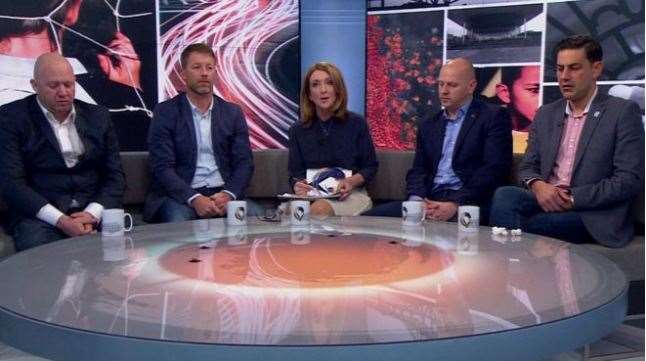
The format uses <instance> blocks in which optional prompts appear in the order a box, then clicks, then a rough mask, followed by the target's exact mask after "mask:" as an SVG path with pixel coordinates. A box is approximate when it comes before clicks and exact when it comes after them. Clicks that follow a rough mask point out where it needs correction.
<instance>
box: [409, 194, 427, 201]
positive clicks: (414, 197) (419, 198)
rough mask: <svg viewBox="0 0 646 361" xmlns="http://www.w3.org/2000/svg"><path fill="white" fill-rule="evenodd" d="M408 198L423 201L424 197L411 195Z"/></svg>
mask: <svg viewBox="0 0 646 361" xmlns="http://www.w3.org/2000/svg"><path fill="white" fill-rule="evenodd" d="M408 200H409V201H423V200H424V198H422V197H420V196H416V195H411V196H410V197H408Z"/></svg>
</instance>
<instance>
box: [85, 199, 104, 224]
mask: <svg viewBox="0 0 646 361" xmlns="http://www.w3.org/2000/svg"><path fill="white" fill-rule="evenodd" d="M103 209H104V207H103V206H102V205H101V204H99V203H96V202H92V203H90V204H88V205H87V207H85V211H86V212H88V213H89V214H91V215H92V217H94V219H95V220H96V221H97V223H98V222H99V221H101V214H102V213H103Z"/></svg>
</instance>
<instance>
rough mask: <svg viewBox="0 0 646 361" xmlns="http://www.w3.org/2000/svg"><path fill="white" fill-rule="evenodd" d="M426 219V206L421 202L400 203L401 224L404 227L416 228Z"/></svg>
mask: <svg viewBox="0 0 646 361" xmlns="http://www.w3.org/2000/svg"><path fill="white" fill-rule="evenodd" d="M425 218H426V204H425V203H424V202H422V201H406V202H402V222H403V224H404V225H405V226H417V225H420V224H422V222H423V221H424V219H425Z"/></svg>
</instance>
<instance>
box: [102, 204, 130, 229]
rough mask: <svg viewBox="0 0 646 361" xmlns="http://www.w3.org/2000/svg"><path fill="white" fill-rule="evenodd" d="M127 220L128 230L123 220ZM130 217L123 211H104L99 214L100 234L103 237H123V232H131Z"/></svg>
mask: <svg viewBox="0 0 646 361" xmlns="http://www.w3.org/2000/svg"><path fill="white" fill-rule="evenodd" d="M126 218H127V219H128V223H129V225H128V228H126V227H125V219H126ZM132 225H133V222H132V216H131V215H130V213H126V212H125V211H124V210H123V209H120V208H113V209H104V210H103V213H102V214H101V234H102V235H103V236H123V233H124V232H128V231H130V230H132Z"/></svg>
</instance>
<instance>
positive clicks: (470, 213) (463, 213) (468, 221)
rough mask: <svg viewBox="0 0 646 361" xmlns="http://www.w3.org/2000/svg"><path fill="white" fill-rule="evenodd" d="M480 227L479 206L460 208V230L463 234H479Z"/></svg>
mask: <svg viewBox="0 0 646 361" xmlns="http://www.w3.org/2000/svg"><path fill="white" fill-rule="evenodd" d="M478 227H480V208H479V207H478V206H460V207H458V229H459V230H460V231H462V232H477V231H478Z"/></svg>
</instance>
